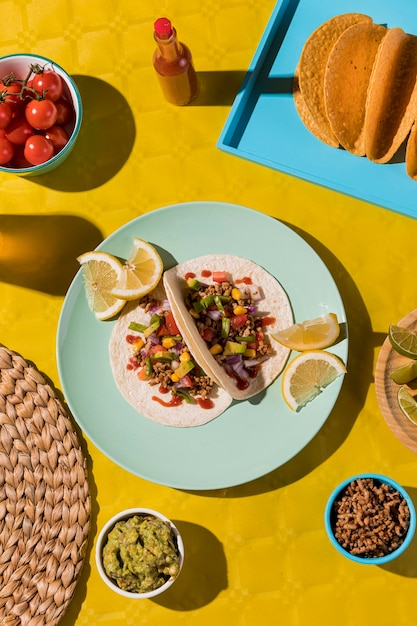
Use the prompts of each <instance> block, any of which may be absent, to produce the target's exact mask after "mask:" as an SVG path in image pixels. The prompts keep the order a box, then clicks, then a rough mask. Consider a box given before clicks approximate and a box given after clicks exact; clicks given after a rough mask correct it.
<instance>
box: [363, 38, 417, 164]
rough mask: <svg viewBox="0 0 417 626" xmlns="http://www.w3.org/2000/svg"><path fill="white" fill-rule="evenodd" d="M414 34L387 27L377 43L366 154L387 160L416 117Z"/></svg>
mask: <svg viewBox="0 0 417 626" xmlns="http://www.w3.org/2000/svg"><path fill="white" fill-rule="evenodd" d="M416 76H417V37H416V36H415V35H409V34H407V33H405V32H404V31H403V30H402V29H401V28H392V29H389V30H388V32H387V35H386V36H385V37H384V39H383V40H382V43H381V45H380V46H379V49H378V53H377V56H376V59H375V64H374V68H373V71H372V76H371V80H370V87H369V92H368V98H367V103H366V116H365V148H366V156H367V157H368V159H370V160H371V161H374V162H375V163H387V162H388V161H389V160H390V159H391V158H392V157H393V156H394V154H395V153H396V152H397V150H398V148H399V147H400V145H401V144H402V143H403V141H404V140H405V139H406V137H407V135H408V133H409V132H410V129H411V126H412V124H413V123H414V120H415V119H416V109H417V81H416Z"/></svg>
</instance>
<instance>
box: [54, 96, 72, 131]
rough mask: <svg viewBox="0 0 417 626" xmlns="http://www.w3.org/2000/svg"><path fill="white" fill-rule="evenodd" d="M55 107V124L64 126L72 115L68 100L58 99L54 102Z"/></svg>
mask: <svg viewBox="0 0 417 626" xmlns="http://www.w3.org/2000/svg"><path fill="white" fill-rule="evenodd" d="M55 106H56V108H57V111H58V114H57V117H56V123H57V124H60V125H61V126H65V124H68V122H69V121H70V120H71V118H72V116H73V115H74V111H73V108H72V105H71V104H70V103H69V102H68V100H65V99H64V98H60V99H59V100H56V101H55Z"/></svg>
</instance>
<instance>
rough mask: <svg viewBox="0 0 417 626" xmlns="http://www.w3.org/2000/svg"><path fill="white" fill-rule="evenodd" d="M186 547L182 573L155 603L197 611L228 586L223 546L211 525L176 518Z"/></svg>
mask: <svg viewBox="0 0 417 626" xmlns="http://www.w3.org/2000/svg"><path fill="white" fill-rule="evenodd" d="M174 524H175V525H176V526H177V528H178V530H179V531H180V533H181V536H182V538H183V541H184V545H185V546H186V555H185V559H184V565H183V568H182V572H181V574H180V576H179V578H178V580H177V581H176V582H175V584H174V585H172V587H170V588H169V589H168V590H167V591H166V592H165V593H163V594H161V595H160V596H157V597H156V598H154V599H153V602H155V603H156V604H159V605H160V606H164V607H166V608H169V609H172V610H175V611H194V610H196V609H199V608H201V607H202V606H205V605H207V604H210V602H212V601H213V600H214V599H215V598H216V596H218V594H219V593H220V592H221V591H223V590H224V589H226V588H227V562H226V557H225V554H224V550H223V546H222V544H221V543H220V541H219V540H218V539H217V537H216V536H215V535H213V533H211V532H210V531H209V530H207V528H204V527H203V526H199V525H198V524H192V523H191V522H184V521H182V520H179V521H178V520H174Z"/></svg>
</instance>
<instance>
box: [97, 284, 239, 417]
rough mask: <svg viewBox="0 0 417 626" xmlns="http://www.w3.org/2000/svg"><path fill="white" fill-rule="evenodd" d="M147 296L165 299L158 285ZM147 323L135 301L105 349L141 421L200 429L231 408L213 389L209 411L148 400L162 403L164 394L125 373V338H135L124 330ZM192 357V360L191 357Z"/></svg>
mask: <svg viewBox="0 0 417 626" xmlns="http://www.w3.org/2000/svg"><path fill="white" fill-rule="evenodd" d="M150 295H151V297H152V296H154V297H155V299H157V300H159V301H161V302H162V301H163V300H164V299H165V298H166V293H165V290H164V288H163V286H162V281H161V283H159V285H158V287H157V288H156V289H155V291H154V292H152V294H150ZM149 319H150V315H149V313H145V311H144V309H143V308H142V307H140V306H139V303H138V301H133V302H129V303H127V304H126V306H125V308H124V309H123V311H122V313H121V315H120V316H119V319H118V320H117V322H116V324H115V326H114V328H113V331H112V335H111V338H110V346H109V349H110V364H111V369H112V372H113V377H114V380H115V382H116V385H117V387H118V389H119V390H120V392H121V394H122V395H123V396H124V398H125V399H126V400H127V401H128V402H129V404H130V405H131V406H132V407H133V408H134V409H136V411H138V413H140V414H141V415H142V416H143V417H146V418H148V419H150V420H152V421H154V422H157V423H158V424H162V425H164V426H176V427H191V426H202V425H203V424H206V423H207V422H210V421H211V420H213V419H215V418H216V417H218V416H219V415H220V414H221V413H223V411H225V410H226V409H227V407H228V406H229V405H230V404H231V402H232V398H231V397H230V395H229V394H228V393H227V392H226V391H225V390H224V389H221V388H219V387H218V386H217V385H214V386H213V391H212V394H211V395H210V398H211V399H212V400H213V403H214V407H213V408H209V409H202V408H201V407H200V406H199V405H198V404H197V403H196V402H192V403H190V404H188V403H186V402H183V403H182V404H181V405H180V406H176V407H164V406H162V405H161V404H160V403H159V402H157V401H155V400H152V396H157V397H159V398H161V399H162V400H163V401H165V402H166V401H167V394H161V393H160V392H159V391H158V386H157V385H155V386H151V385H150V384H149V383H148V382H146V381H141V380H139V379H138V377H137V376H136V373H135V372H134V371H133V370H128V369H126V365H127V363H128V361H129V358H130V356H131V355H132V353H131V350H130V348H129V344H128V343H127V342H126V340H125V337H126V335H127V334H132V335H134V334H136V333H135V331H133V330H128V326H129V324H130V322H132V321H134V322H138V323H139V324H147V323H149ZM138 336H139V333H138ZM193 357H194V358H195V355H194V354H193ZM196 360H197V359H196ZM200 365H201V363H200ZM168 400H169V396H168Z"/></svg>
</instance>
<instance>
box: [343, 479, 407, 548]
mask: <svg viewBox="0 0 417 626" xmlns="http://www.w3.org/2000/svg"><path fill="white" fill-rule="evenodd" d="M332 515H333V524H332V526H333V532H334V535H335V538H336V539H337V541H338V542H339V543H340V545H341V546H342V547H343V548H344V549H345V550H347V551H348V552H350V554H353V555H357V556H361V557H366V558H376V557H381V556H384V555H386V554H390V553H391V552H393V551H394V550H396V549H397V548H398V547H399V546H400V545H401V544H402V543H403V541H404V538H405V535H406V534H407V530H408V527H409V523H410V510H409V508H408V506H407V503H406V501H405V500H404V498H403V497H402V496H401V494H400V493H399V492H398V491H397V490H395V489H393V488H392V487H390V486H389V485H387V484H385V483H381V482H379V481H376V480H374V479H372V478H358V479H356V480H354V481H352V482H351V483H350V484H349V485H348V486H347V487H346V488H345V490H344V491H343V493H342V495H341V497H340V498H339V499H338V500H337V501H336V502H335V504H334V506H333V512H332Z"/></svg>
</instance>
